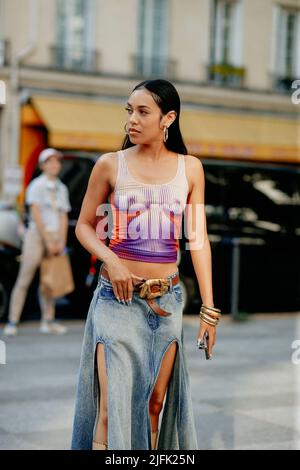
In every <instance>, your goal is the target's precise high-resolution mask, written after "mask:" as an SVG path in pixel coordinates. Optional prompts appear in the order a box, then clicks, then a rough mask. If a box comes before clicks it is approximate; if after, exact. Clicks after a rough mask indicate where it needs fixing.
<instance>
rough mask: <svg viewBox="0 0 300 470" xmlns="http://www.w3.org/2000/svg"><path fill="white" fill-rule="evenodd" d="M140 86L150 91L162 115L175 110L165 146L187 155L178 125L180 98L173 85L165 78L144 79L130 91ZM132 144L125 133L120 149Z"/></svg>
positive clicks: (138, 88)
mask: <svg viewBox="0 0 300 470" xmlns="http://www.w3.org/2000/svg"><path fill="white" fill-rule="evenodd" d="M142 88H145V89H146V90H148V91H150V93H151V95H152V97H153V99H154V101H155V103H156V104H157V105H158V106H159V108H160V110H161V112H162V114H163V115H165V114H167V113H168V112H169V111H176V113H177V116H176V119H175V121H174V122H173V123H172V125H171V126H170V127H169V129H168V134H169V136H168V140H167V142H165V146H166V147H167V149H168V150H171V151H172V152H175V153H180V154H184V155H187V153H188V152H187V148H186V146H185V143H184V141H183V138H182V135H181V131H180V127H179V116H180V98H179V95H178V92H177V90H176V88H175V87H174V85H172V83H170V82H168V81H167V80H160V79H157V80H145V81H143V82H141V83H139V84H138V85H136V87H135V88H134V89H133V90H132V92H131V93H133V92H134V91H136V90H140V89H142ZM134 145H135V144H133V143H132V142H131V141H130V139H129V136H128V135H126V137H125V139H124V141H123V145H122V149H127V148H129V147H133V146H134Z"/></svg>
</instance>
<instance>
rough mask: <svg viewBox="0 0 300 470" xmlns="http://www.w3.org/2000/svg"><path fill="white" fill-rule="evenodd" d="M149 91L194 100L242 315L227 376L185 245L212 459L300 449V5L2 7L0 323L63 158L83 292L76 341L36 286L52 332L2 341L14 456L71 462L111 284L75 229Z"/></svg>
mask: <svg viewBox="0 0 300 470" xmlns="http://www.w3.org/2000/svg"><path fill="white" fill-rule="evenodd" d="M145 78H166V79H168V80H170V81H172V82H173V83H174V85H175V86H176V88H177V89H178V92H179V94H180V97H181V100H182V115H181V127H182V132H183V135H184V138H185V141H186V144H187V147H188V150H189V153H191V154H193V155H195V156H197V157H198V158H199V159H201V161H202V163H203V165H204V170H205V176H206V186H205V198H206V214H207V221H208V233H209V238H210V242H211V247H212V255H213V256H212V258H213V288H214V301H215V304H216V306H218V307H220V308H221V309H222V312H223V313H224V314H225V315H223V317H222V326H221V327H220V329H219V330H218V333H217V337H218V339H217V343H216V347H215V349H214V360H213V361H205V359H204V355H203V354H202V352H200V351H199V350H198V349H197V348H196V345H195V343H196V334H197V331H198V322H199V319H198V315H196V314H198V312H199V306H200V304H201V299H200V295H199V290H198V287H197V283H196V277H195V273H194V271H193V266H192V262H191V258H190V255H189V253H188V252H187V251H186V250H185V240H184V239H182V240H181V242H180V245H181V246H180V248H181V249H180V251H179V257H178V264H179V268H180V273H181V283H182V289H183V294H184V303H185V309H184V313H185V315H184V319H183V326H184V332H185V346H186V351H187V355H188V365H189V369H190V373H191V391H192V400H193V405H194V411H195V418H196V427H197V433H198V441H199V447H200V449H300V402H299V397H300V393H299V391H300V374H299V364H300V354H299V352H300V350H299V347H300V339H299V338H300V256H299V255H300V247H299V241H300V169H299V163H300V113H299V111H300V0H185V1H181V0H0V266H1V269H0V322H4V321H6V318H7V313H8V312H7V310H8V303H9V298H10V293H11V290H12V287H13V285H14V282H15V280H16V277H17V273H18V269H19V262H20V253H21V247H22V237H23V233H24V229H25V228H26V226H27V222H28V208H27V207H26V206H25V205H24V194H25V190H26V188H27V186H28V184H29V183H30V181H31V180H32V179H33V178H34V177H35V176H37V175H38V172H39V170H38V168H37V159H38V155H39V153H40V151H41V150H42V149H44V148H46V147H50V146H51V147H56V148H57V149H59V150H61V151H62V152H63V154H64V157H65V158H64V160H63V167H62V172H61V175H60V177H61V178H62V180H63V181H64V182H65V183H66V184H67V185H68V188H69V191H70V197H71V205H72V210H71V213H70V218H69V232H68V249H69V253H70V257H71V263H72V268H73V274H74V280H75V285H76V289H75V291H74V292H73V293H72V294H70V295H68V296H66V297H64V298H60V299H57V305H56V307H57V317H58V318H63V319H68V320H69V322H68V327H69V328H68V334H66V335H65V336H64V337H63V338H62V337H59V336H55V335H41V334H40V333H39V331H38V326H37V325H38V322H37V320H38V319H39V316H40V311H39V303H38V296H37V288H38V282H39V279H38V273H37V275H36V277H35V279H34V281H33V283H32V285H31V288H30V291H29V294H28V297H27V301H26V305H25V308H24V312H23V316H22V320H36V321H24V324H23V328H22V329H21V333H20V335H19V337H18V338H7V339H6V340H5V342H4V341H0V355H1V356H0V364H1V362H2V364H3V362H5V360H4V359H5V358H4V356H5V348H6V363H7V365H6V366H5V365H2V366H1V365H0V388H1V393H0V407H1V413H0V414H1V422H0V449H68V448H69V445H70V439H71V429H72V419H73V410H74V399H75V387H76V383H77V373H78V368H79V358H80V350H81V344H82V335H83V329H84V320H85V318H86V315H87V311H88V305H89V302H90V299H91V295H92V293H93V290H94V288H95V285H96V283H97V272H98V268H99V263H98V262H97V260H95V259H94V258H93V257H91V256H90V255H89V254H88V253H87V252H86V251H85V250H84V249H83V248H82V247H81V246H80V245H79V243H78V242H77V240H76V237H75V234H74V231H75V225H76V221H77V218H78V214H79V211H80V207H81V203H82V199H83V196H84V193H85V189H86V186H87V182H88V179H89V175H90V173H91V170H92V168H93V165H94V164H95V161H96V160H97V158H98V157H99V156H100V155H101V154H102V153H104V152H108V151H115V150H117V149H119V148H120V146H121V142H122V140H123V137H124V123H125V120H126V113H125V110H124V107H125V104H126V101H127V97H128V95H129V94H130V91H131V90H132V88H133V87H134V86H135V85H136V84H137V83H138V82H140V81H141V80H143V79H145ZM245 319H246V320H248V321H241V320H245ZM231 320H239V321H231ZM1 329H2V328H1ZM297 366H298V367H297Z"/></svg>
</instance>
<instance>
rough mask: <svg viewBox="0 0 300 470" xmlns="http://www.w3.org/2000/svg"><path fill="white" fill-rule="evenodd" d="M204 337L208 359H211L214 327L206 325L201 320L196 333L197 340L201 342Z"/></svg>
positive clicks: (214, 337)
mask: <svg viewBox="0 0 300 470" xmlns="http://www.w3.org/2000/svg"><path fill="white" fill-rule="evenodd" d="M205 335H206V342H207V346H208V354H209V359H211V358H212V350H213V347H214V345H215V342H216V327H215V326H211V325H208V324H207V323H205V322H204V321H203V320H200V327H199V332H198V338H197V339H200V340H202V339H203V338H204V336H205Z"/></svg>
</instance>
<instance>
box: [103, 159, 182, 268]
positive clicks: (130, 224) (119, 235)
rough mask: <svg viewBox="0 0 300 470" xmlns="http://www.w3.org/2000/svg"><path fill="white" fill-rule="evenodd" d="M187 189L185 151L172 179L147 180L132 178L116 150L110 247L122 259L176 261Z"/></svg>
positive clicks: (111, 201) (159, 261)
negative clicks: (149, 181)
mask: <svg viewBox="0 0 300 470" xmlns="http://www.w3.org/2000/svg"><path fill="white" fill-rule="evenodd" d="M188 190H189V186H188V181H187V177H186V172H185V162H184V155H178V156H177V173H176V175H175V177H174V178H173V179H172V180H171V181H168V182H167V183H163V184H149V183H141V182H138V181H136V180H135V179H134V178H133V176H132V175H131V174H130V172H129V169H128V165H127V161H126V156H125V154H124V152H123V151H119V152H118V174H117V179H116V185H115V188H114V191H113V192H112V193H111V195H110V205H111V211H112V219H113V220H112V222H113V224H112V233H111V237H110V242H109V248H110V249H111V250H112V251H113V252H114V253H116V255H117V256H119V257H120V258H124V259H129V260H135V261H145V262H148V263H174V262H176V261H177V251H178V247H179V241H178V239H179V237H180V234H181V225H182V216H183V212H184V209H185V206H186V201H187V196H188Z"/></svg>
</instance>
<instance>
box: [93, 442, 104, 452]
mask: <svg viewBox="0 0 300 470" xmlns="http://www.w3.org/2000/svg"><path fill="white" fill-rule="evenodd" d="M92 450H107V444H105V443H104V442H96V441H93V447H92Z"/></svg>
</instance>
